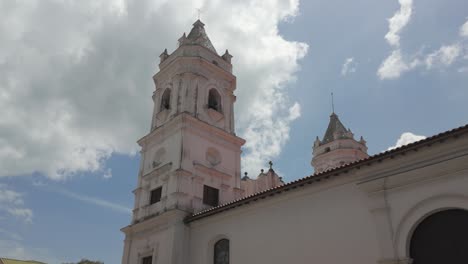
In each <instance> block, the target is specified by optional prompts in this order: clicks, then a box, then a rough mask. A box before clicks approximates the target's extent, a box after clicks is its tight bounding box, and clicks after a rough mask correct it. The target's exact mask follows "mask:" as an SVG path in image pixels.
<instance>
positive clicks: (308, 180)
mask: <svg viewBox="0 0 468 264" xmlns="http://www.w3.org/2000/svg"><path fill="white" fill-rule="evenodd" d="M464 133H468V124H466V125H464V126H461V127H458V128H454V129H451V130H448V131H445V132H442V133H439V134H436V135H434V136H431V137H428V138H425V139H422V140H419V141H416V142H413V143H410V144H407V145H404V146H401V147H398V148H395V149H392V150H387V151H384V152H381V153H378V154H375V155H373V156H370V157H368V158H365V159H361V160H358V161H355V162H352V163H348V164H345V165H343V166H340V167H336V168H333V169H329V170H326V171H323V172H320V173H315V174H313V175H310V176H306V177H304V178H301V179H298V180H294V181H292V182H289V183H287V184H284V185H281V186H277V187H274V188H271V189H268V190H265V191H262V192H258V193H255V194H252V195H249V196H246V197H243V198H241V199H238V200H234V201H231V202H228V203H226V204H222V205H219V206H216V207H212V208H209V209H206V210H203V211H201V212H198V213H195V214H192V215H189V216H187V217H186V218H185V219H184V222H185V223H186V224H188V223H190V222H193V221H196V220H199V219H202V218H205V217H208V216H211V215H214V214H218V213H221V212H224V211H227V210H230V209H233V208H236V207H239V206H242V205H246V204H249V203H251V202H255V201H257V200H263V199H265V198H267V197H270V196H274V195H276V194H280V193H282V192H287V191H289V190H292V189H296V188H298V187H303V186H305V185H306V184H312V183H315V182H320V181H322V180H327V179H329V178H331V177H334V176H338V174H341V173H347V172H348V171H349V170H351V169H359V168H360V167H361V166H363V165H370V164H371V163H372V162H374V161H382V160H383V159H386V158H390V157H393V156H395V155H398V154H402V153H405V152H408V151H410V150H414V149H417V148H420V147H423V146H431V145H432V144H433V143H436V142H442V141H443V140H444V139H446V138H449V137H458V136H460V135H461V134H464Z"/></svg>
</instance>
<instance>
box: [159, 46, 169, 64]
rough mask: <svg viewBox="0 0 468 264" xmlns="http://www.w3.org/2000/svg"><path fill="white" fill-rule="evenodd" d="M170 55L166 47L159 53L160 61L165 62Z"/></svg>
mask: <svg viewBox="0 0 468 264" xmlns="http://www.w3.org/2000/svg"><path fill="white" fill-rule="evenodd" d="M168 57H169V54H168V53H167V49H164V51H163V52H162V53H161V55H159V59H160V61H159V63H163V61H165V60H166V59H167V58H168Z"/></svg>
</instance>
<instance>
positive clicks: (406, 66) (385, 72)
mask: <svg viewBox="0 0 468 264" xmlns="http://www.w3.org/2000/svg"><path fill="white" fill-rule="evenodd" d="M419 64H420V62H419V60H417V59H415V60H413V61H412V62H410V63H407V62H405V60H404V59H403V58H402V56H401V51H400V49H396V50H394V51H392V54H390V56H388V57H387V58H386V59H385V60H384V61H383V62H382V64H381V65H380V67H379V69H378V71H377V75H378V76H379V78H380V79H381V80H384V79H397V78H399V77H400V75H401V74H402V73H404V72H406V71H409V70H411V69H413V68H415V67H416V66H418V65H419Z"/></svg>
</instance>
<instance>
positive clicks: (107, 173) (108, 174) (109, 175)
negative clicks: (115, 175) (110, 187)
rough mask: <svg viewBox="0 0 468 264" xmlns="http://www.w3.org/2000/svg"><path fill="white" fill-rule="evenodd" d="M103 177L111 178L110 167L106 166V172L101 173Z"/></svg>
mask: <svg viewBox="0 0 468 264" xmlns="http://www.w3.org/2000/svg"><path fill="white" fill-rule="evenodd" d="M102 177H103V178H104V179H110V178H112V170H111V169H110V168H107V170H106V172H105V173H104V174H103V175H102Z"/></svg>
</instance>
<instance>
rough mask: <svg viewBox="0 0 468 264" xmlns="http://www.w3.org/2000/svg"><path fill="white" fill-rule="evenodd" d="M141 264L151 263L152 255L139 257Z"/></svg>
mask: <svg viewBox="0 0 468 264" xmlns="http://www.w3.org/2000/svg"><path fill="white" fill-rule="evenodd" d="M141 264H153V257H152V256H148V257H144V258H142V259H141Z"/></svg>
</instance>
